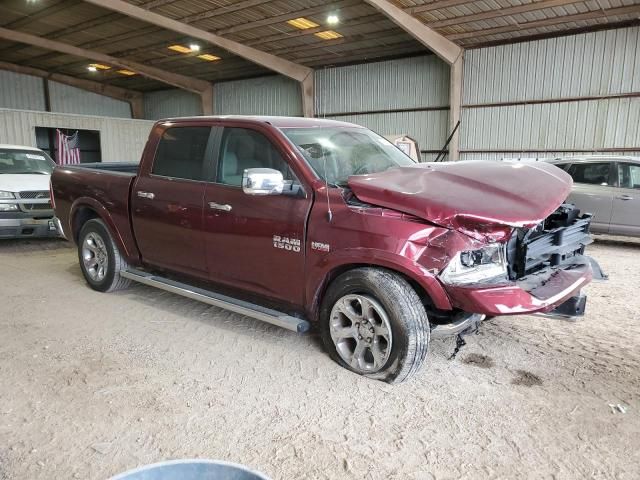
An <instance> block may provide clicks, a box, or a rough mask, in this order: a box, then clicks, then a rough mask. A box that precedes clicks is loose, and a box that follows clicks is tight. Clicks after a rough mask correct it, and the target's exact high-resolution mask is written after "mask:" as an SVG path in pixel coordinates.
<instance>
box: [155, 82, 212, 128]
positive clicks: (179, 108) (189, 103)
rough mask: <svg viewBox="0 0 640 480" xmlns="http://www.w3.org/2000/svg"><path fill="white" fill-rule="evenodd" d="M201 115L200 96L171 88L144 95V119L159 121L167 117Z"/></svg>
mask: <svg viewBox="0 0 640 480" xmlns="http://www.w3.org/2000/svg"><path fill="white" fill-rule="evenodd" d="M193 115H202V104H201V102H200V96H199V95H197V94H195V93H191V92H187V91H185V90H180V89H177V88H173V89H170V90H159V91H157V92H149V93H145V94H144V118H146V119H148V120H159V119H161V118H168V117H189V116H193Z"/></svg>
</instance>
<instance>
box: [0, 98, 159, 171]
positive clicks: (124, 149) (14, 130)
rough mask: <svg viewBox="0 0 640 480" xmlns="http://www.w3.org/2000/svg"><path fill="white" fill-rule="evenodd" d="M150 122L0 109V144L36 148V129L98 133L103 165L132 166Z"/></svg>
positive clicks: (150, 124) (147, 133) (141, 148)
mask: <svg viewBox="0 0 640 480" xmlns="http://www.w3.org/2000/svg"><path fill="white" fill-rule="evenodd" d="M152 125H153V122H150V121H147V120H130V119H116V118H108V117H94V116H88V115H69V114H61V113H46V112H32V111H22V110H7V109H0V143H13V144H18V145H28V146H34V147H35V146H36V132H35V127H50V128H69V129H85V130H97V131H99V132H100V147H101V151H102V161H103V162H118V161H121V162H134V161H139V160H140V155H141V153H142V150H143V148H144V145H145V143H146V140H147V137H148V135H149V132H150V131H151V127H152Z"/></svg>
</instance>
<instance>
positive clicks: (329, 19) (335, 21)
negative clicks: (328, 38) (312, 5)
mask: <svg viewBox="0 0 640 480" xmlns="http://www.w3.org/2000/svg"><path fill="white" fill-rule="evenodd" d="M327 23H328V24H329V25H336V24H338V23H340V19H339V18H338V16H337V15H333V14H331V15H329V16H328V17H327Z"/></svg>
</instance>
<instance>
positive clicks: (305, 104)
mask: <svg viewBox="0 0 640 480" xmlns="http://www.w3.org/2000/svg"><path fill="white" fill-rule="evenodd" d="M300 91H301V94H302V115H303V116H305V117H309V118H313V116H314V115H315V105H314V104H313V102H314V85H313V71H311V72H310V73H309V74H308V75H307V76H306V77H305V78H304V80H302V81H301V82H300Z"/></svg>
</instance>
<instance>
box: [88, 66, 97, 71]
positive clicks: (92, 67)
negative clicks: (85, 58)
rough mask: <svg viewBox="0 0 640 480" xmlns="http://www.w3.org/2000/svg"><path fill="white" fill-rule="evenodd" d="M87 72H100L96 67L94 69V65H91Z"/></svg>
mask: <svg viewBox="0 0 640 480" xmlns="http://www.w3.org/2000/svg"><path fill="white" fill-rule="evenodd" d="M87 70H89V71H90V72H97V71H98V69H97V68H96V67H94V66H93V65H89V66H88V67H87Z"/></svg>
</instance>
